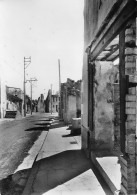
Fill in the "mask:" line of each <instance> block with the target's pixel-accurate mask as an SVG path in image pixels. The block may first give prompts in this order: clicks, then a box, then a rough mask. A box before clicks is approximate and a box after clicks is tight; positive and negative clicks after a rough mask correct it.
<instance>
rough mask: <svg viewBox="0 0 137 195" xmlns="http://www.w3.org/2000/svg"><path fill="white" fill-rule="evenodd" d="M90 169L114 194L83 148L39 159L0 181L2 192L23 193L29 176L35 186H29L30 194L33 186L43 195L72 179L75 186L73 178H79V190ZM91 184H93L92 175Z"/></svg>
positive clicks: (108, 191) (105, 189) (6, 193)
mask: <svg viewBox="0 0 137 195" xmlns="http://www.w3.org/2000/svg"><path fill="white" fill-rule="evenodd" d="M36 169H37V170H38V174H37V175H34V172H35V170H36ZM90 169H92V170H93V172H94V174H95V175H96V177H97V178H98V180H99V182H100V184H101V185H102V188H103V189H104V191H105V193H106V194H107V195H112V193H111V191H110V190H109V189H108V186H107V184H106V183H104V181H103V180H102V179H101V176H100V175H99V174H98V172H97V170H95V168H94V166H93V165H92V163H91V162H90V161H89V160H88V159H87V158H86V157H85V154H84V153H83V151H81V150H68V151H65V152H61V153H59V154H56V155H53V156H50V157H47V158H44V159H42V160H39V161H37V162H36V163H35V164H34V166H33V168H32V169H26V170H22V171H19V172H17V173H15V174H13V175H10V176H8V177H7V178H5V179H3V180H1V182H0V184H1V194H2V195H9V194H10V195H15V194H18V195H21V194H22V192H23V190H24V188H25V185H26V184H27V180H28V177H29V182H30V179H31V180H32V183H33V186H29V188H28V190H29V192H27V193H28V194H31V189H32V188H31V187H33V190H34V192H36V194H37V195H42V194H43V193H45V192H47V191H49V190H51V189H54V188H55V187H57V186H59V185H61V184H64V183H66V182H68V181H70V182H71V184H72V186H73V187H74V185H73V179H74V181H75V182H76V179H78V182H76V185H78V186H76V188H77V187H78V190H79V186H80V185H83V184H82V182H83V181H85V182H86V180H85V179H86V176H85V175H84V176H82V173H84V172H86V171H88V170H90ZM86 174H87V173H86ZM80 175H81V176H80ZM78 176H80V177H78ZM77 177H78V178H77ZM88 182H89V181H88ZM71 184H69V185H70V186H69V185H67V188H71ZM27 185H28V184H27ZM90 185H92V177H91V184H90ZM71 190H73V189H71ZM91 193H92V191H91Z"/></svg>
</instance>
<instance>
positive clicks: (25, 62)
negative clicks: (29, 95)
mask: <svg viewBox="0 0 137 195" xmlns="http://www.w3.org/2000/svg"><path fill="white" fill-rule="evenodd" d="M30 63H31V57H29V58H25V57H24V116H26V68H27V67H28V66H29V64H30Z"/></svg>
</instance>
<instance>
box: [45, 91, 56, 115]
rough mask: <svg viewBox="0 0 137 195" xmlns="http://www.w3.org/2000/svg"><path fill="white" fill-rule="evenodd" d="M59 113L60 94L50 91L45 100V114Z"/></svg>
mask: <svg viewBox="0 0 137 195" xmlns="http://www.w3.org/2000/svg"><path fill="white" fill-rule="evenodd" d="M58 111H59V95H58V93H56V94H54V95H53V94H52V92H51V90H49V91H48V95H47V98H46V100H45V112H50V113H56V112H58Z"/></svg>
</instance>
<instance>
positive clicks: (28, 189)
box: [22, 132, 49, 195]
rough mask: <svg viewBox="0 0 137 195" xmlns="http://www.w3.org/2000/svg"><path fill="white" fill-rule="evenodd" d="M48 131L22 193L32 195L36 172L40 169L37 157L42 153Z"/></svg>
mask: <svg viewBox="0 0 137 195" xmlns="http://www.w3.org/2000/svg"><path fill="white" fill-rule="evenodd" d="M48 133H49V132H48ZM48 133H47V134H46V136H45V139H44V141H43V143H42V145H41V147H40V149H39V152H38V154H37V155H36V157H35V159H34V162H33V165H32V168H31V171H30V175H29V177H28V180H27V183H26V186H25V188H24V190H23V193H22V195H30V194H31V190H32V185H33V182H34V180H35V176H36V174H37V172H38V170H39V165H38V164H37V163H36V160H37V157H38V155H39V153H40V151H41V149H42V147H43V145H44V142H45V141H46V138H47V136H48Z"/></svg>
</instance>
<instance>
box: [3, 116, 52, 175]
mask: <svg viewBox="0 0 137 195" xmlns="http://www.w3.org/2000/svg"><path fill="white" fill-rule="evenodd" d="M47 117H48V115H45V114H35V115H32V116H29V117H26V118H23V119H21V120H13V121H10V122H7V123H3V124H0V179H3V178H5V177H7V176H8V175H10V174H12V173H13V172H14V171H15V170H16V169H17V167H18V166H19V165H20V164H21V163H22V161H23V159H24V158H25V157H26V156H27V155H28V151H29V149H30V148H31V147H32V145H33V144H34V142H35V141H36V140H37V139H38V137H39V136H40V134H41V132H42V130H45V127H44V126H42V125H40V124H39V122H40V123H42V122H44V121H45V120H46V118H47Z"/></svg>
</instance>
